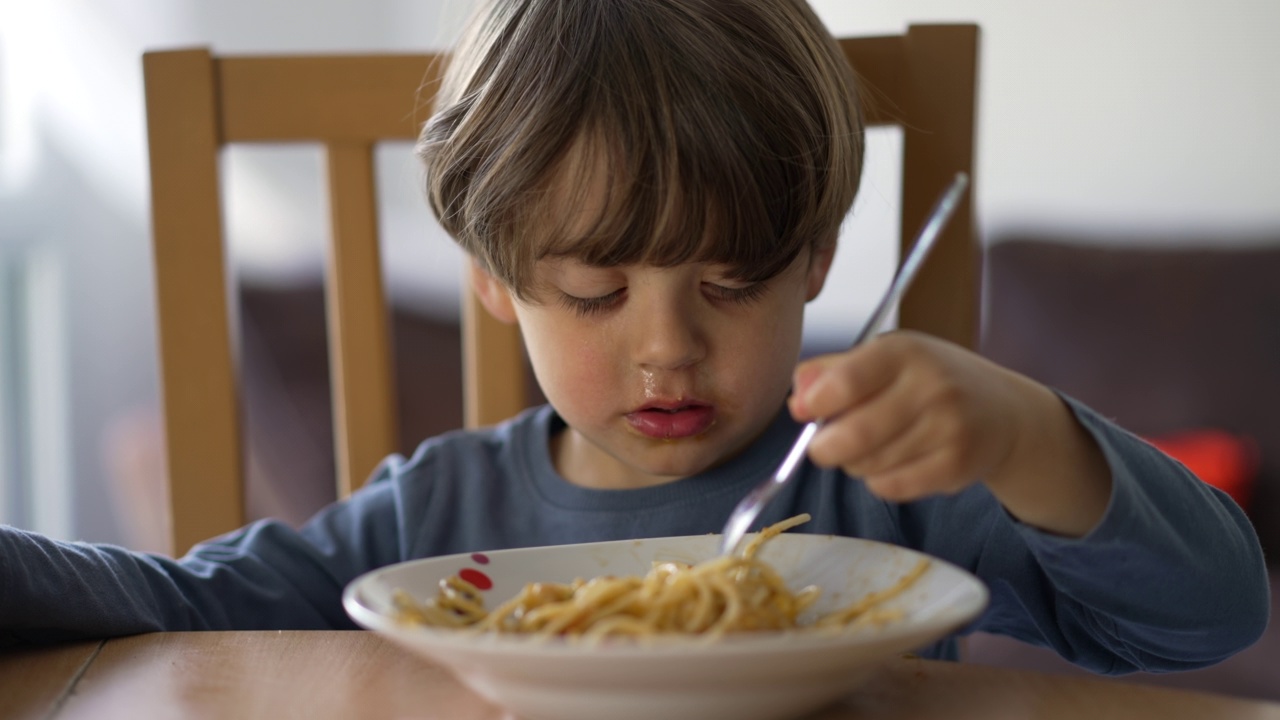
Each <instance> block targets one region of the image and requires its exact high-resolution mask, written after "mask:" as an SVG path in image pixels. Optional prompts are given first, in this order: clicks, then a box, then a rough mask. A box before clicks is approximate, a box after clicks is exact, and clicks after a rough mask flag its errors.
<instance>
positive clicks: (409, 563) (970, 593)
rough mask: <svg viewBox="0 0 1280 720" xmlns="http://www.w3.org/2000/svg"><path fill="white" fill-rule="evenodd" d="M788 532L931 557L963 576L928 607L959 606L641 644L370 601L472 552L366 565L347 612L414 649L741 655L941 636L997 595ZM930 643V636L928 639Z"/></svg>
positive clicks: (974, 582) (966, 576)
mask: <svg viewBox="0 0 1280 720" xmlns="http://www.w3.org/2000/svg"><path fill="white" fill-rule="evenodd" d="M707 538H714V539H715V542H717V543H718V542H719V540H718V538H719V535H718V534H716V535H683V536H670V537H653V538H634V539H624V540H605V541H597V542H584V543H566V544H562V545H537V546H529V547H517V548H504V549H498V550H483V551H480V552H484V553H485V554H486V555H489V556H493V555H495V554H498V553H501V554H502V555H503V556H506V557H510V556H515V555H519V554H524V553H535V552H545V551H547V550H551V549H570V548H573V549H584V548H604V547H617V546H621V545H628V546H632V547H635V546H637V545H644V544H647V543H651V542H662V541H667V542H677V543H678V542H682V541H684V542H688V541H698V542H707V541H708V540H707ZM783 538H804V539H803V540H799V541H800V542H806V541H809V542H811V541H812V539H813V538H828V539H829V540H830V541H834V542H840V541H851V542H852V543H853V544H869V545H877V546H884V547H888V548H893V550H894V551H895V552H903V553H906V554H907V556H908V557H911V558H915V559H928V560H929V561H930V562H931V563H933V564H936V565H939V566H943V567H946V568H949V569H950V570H951V571H953V572H955V573H957V575H958V577H960V578H961V580H962V582H961V583H960V584H959V585H957V586H956V588H955V589H953V590H952V591H949V592H947V593H946V594H944V595H943V596H942V597H940V598H935V599H931V600H930V601H929V602H928V604H927V605H926V606H925V607H926V608H932V607H935V606H943V607H945V606H946V605H947V604H948V603H951V602H953V596H954V598H958V599H960V600H961V601H962V604H961V605H960V606H959V607H958V608H956V607H954V606H953V608H952V609H953V612H951V613H944V614H942V615H933V616H931V617H925V618H923V619H921V620H919V621H918V622H914V623H913V622H892V623H888V624H886V625H883V626H878V627H876V628H875V629H874V630H872V631H854V632H842V631H830V632H828V631H823V630H804V629H800V630H774V631H760V632H752V633H731V634H727V635H723V636H720V637H718V638H705V637H699V636H692V637H691V636H688V635H679V634H672V635H656V636H653V637H651V638H646V639H644V640H641V641H639V642H630V641H629V642H591V641H585V640H583V639H581V638H576V637H574V638H563V637H553V638H545V637H538V636H533V635H516V634H500V633H492V632H478V631H468V630H466V629H456V628H436V627H430V626H413V625H406V624H403V623H400V622H398V621H396V620H395V619H394V618H392V617H390V616H388V615H386V614H383V613H382V612H379V611H378V610H376V609H375V608H374V607H372V606H371V605H370V604H369V603H368V600H367V598H366V597H365V596H364V594H363V593H365V592H366V591H367V589H368V588H369V586H371V585H372V584H373V583H374V582H377V581H378V580H379V579H380V578H381V577H382V576H384V575H386V574H389V573H392V572H403V571H405V570H409V569H411V568H412V567H413V566H416V565H425V564H429V563H437V562H447V561H451V560H461V559H465V558H468V557H470V555H471V554H472V553H471V552H460V553H449V554H446V555H434V556H431V557H424V558H415V559H413V560H404V561H401V562H397V563H392V564H390V565H384V566H382V567H379V568H374V569H372V570H368V571H366V572H364V573H361V574H360V575H358V576H356V578H355V579H353V580H351V582H349V583H347V585H346V587H345V588H344V589H343V593H342V606H343V608H344V609H345V610H346V612H347V615H348V616H350V618H351V619H352V620H353V621H355V623H356V624H357V625H360V626H361V627H364V628H366V629H368V630H372V631H374V632H378V633H380V634H382V635H384V636H386V637H388V638H390V639H394V640H397V641H399V642H402V643H407V644H410V645H412V646H414V647H418V648H425V647H427V646H431V647H433V648H438V649H439V650H441V651H449V652H457V651H466V652H469V653H481V654H501V655H507V656H511V657H513V658H516V657H527V658H534V657H558V656H581V655H583V654H584V653H589V654H590V655H591V656H593V657H596V656H620V657H635V656H644V657H663V656H670V655H686V654H689V653H691V652H696V653H698V654H706V655H708V656H714V655H737V654H740V653H760V652H768V653H779V652H782V653H785V652H790V651H806V652H807V651H813V650H819V649H823V648H831V649H834V648H840V647H844V646H854V645H862V646H871V645H878V644H881V643H885V644H891V643H895V642H897V641H900V640H901V639H903V638H908V637H913V636H928V637H930V638H937V639H941V638H943V637H945V636H947V635H949V634H951V633H953V632H955V631H956V630H958V629H960V628H962V627H964V626H966V625H968V624H969V623H971V622H972V621H974V620H975V619H977V618H978V617H979V616H980V615H981V614H982V613H983V612H984V611H985V610H986V608H987V606H988V605H989V603H990V599H991V593H990V590H989V589H988V588H987V585H986V583H984V582H983V581H982V579H981V578H979V577H977V576H976V575H974V574H973V573H972V572H970V571H968V570H966V569H964V568H962V567H959V566H958V565H956V564H954V563H952V562H949V561H947V560H943V559H941V558H938V557H936V556H933V555H929V554H927V553H924V552H922V551H919V550H915V549H913V548H909V547H904V546H902V545H895V544H893V543H888V542H883V541H879V540H870V539H867V538H857V537H848V536H844V535H832V534H821V533H795V534H790V533H784V534H782V535H779V536H778V537H776V538H774V539H773V540H770V543H777V542H778V541H783V542H796V540H783ZM925 642H927V641H925Z"/></svg>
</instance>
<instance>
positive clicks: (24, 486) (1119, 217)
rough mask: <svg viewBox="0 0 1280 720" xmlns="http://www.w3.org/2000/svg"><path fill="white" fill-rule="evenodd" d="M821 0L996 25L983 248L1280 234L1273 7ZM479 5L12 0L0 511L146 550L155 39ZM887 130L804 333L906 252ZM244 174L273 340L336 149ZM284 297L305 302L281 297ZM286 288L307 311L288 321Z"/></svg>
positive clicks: (280, 38) (323, 44) (349, 42)
mask: <svg viewBox="0 0 1280 720" xmlns="http://www.w3.org/2000/svg"><path fill="white" fill-rule="evenodd" d="M813 5H814V7H815V9H816V10H817V12H818V13H819V15H820V16H821V17H822V18H823V19H824V20H825V21H826V22H827V24H828V25H829V27H830V28H831V29H832V31H833V32H834V34H836V35H837V36H840V35H856V34H875V33H897V32H901V31H903V30H904V29H905V27H906V25H907V23H908V22H945V21H964V22H976V23H978V24H979V25H980V26H981V27H982V41H981V42H982V50H981V54H982V60H981V71H980V92H981V99H980V109H979V118H978V127H979V133H978V155H977V166H976V176H977V185H976V196H975V201H976V217H977V222H978V225H979V228H980V231H981V233H982V235H983V237H984V240H985V242H987V243H989V244H995V243H998V242H1000V241H1001V240H1003V239H1008V238H1025V237H1030V238H1033V239H1035V238H1042V239H1051V240H1053V241H1054V242H1055V243H1058V242H1065V243H1067V244H1070V243H1072V242H1078V243H1080V244H1085V245H1089V246H1090V247H1096V246H1103V247H1123V248H1139V249H1141V248H1146V249H1152V248H1160V249H1164V248H1178V247H1183V248H1189V247H1190V248H1195V249H1203V248H1204V247H1205V246H1206V245H1210V246H1213V247H1216V248H1252V249H1255V250H1256V249H1258V248H1264V249H1265V248H1267V247H1271V246H1274V245H1276V244H1277V243H1278V242H1280V241H1278V240H1277V238H1280V232H1278V230H1280V202H1277V201H1276V196H1277V191H1278V190H1280V179H1278V175H1277V174H1278V173H1280V169H1278V165H1277V161H1278V160H1280V135H1278V134H1277V133H1276V132H1275V128H1276V127H1277V126H1280V45H1278V44H1277V43H1275V42H1273V41H1272V39H1271V38H1272V35H1273V34H1274V28H1275V27H1277V26H1278V25H1280V4H1277V3H1274V2H1269V1H1268V0H1225V1H1224V2H1218V3H1212V4H1210V3H1205V2H1196V1H1193V0H1164V1H1161V2H1156V1H1155V0H1119V1H1116V0H1082V1H1080V2H1074V3H1069V4H1056V5H1052V6H1050V5H1045V4H1039V3H1035V4H1033V3H1022V2H1015V1H1014V0H967V1H965V0H949V1H947V2H943V1H941V0H937V1H932V2H931V1H929V0H864V1H862V2H858V3H848V2H842V1H840V0H816V1H815V2H814V3H813ZM469 8H470V3H469V2H463V1H459V0H452V1H450V2H445V1H443V0H433V1H426V0H367V1H365V2H359V3H356V2H339V1H337V0H309V1H307V2H303V1H301V0H252V1H250V0H230V1H226V0H224V1H222V2H216V3H215V2H209V1H204V0H93V1H90V0H42V2H39V3H33V2H22V1H20V0H0V521H3V522H7V523H11V524H15V525H19V526H22V527H26V528H31V529H35V530H39V531H42V532H46V533H48V534H51V535H54V536H56V537H60V538H67V539H85V540H92V541H107V542H119V543H124V544H129V545H131V546H134V547H143V548H145V547H147V545H148V543H149V542H151V540H150V539H149V538H148V536H147V535H146V532H145V530H142V529H139V528H140V527H141V526H140V525H139V527H134V525H136V524H137V523H135V522H133V520H131V519H130V518H137V517H138V515H139V513H138V511H137V506H138V504H139V503H145V502H147V500H146V499H145V498H146V497H147V494H146V493H141V494H140V495H135V496H129V497H125V496H123V495H122V493H125V492H127V491H122V490H121V487H122V484H123V485H128V483H129V482H131V481H130V478H137V477H145V476H155V475H156V474H157V473H159V472H161V469H160V467H159V465H158V462H159V461H158V460H157V457H158V455H157V454H158V452H159V442H160V441H159V435H158V433H159V430H158V420H157V413H158V379H157V373H156V348H155V332H154V322H155V310H154V307H153V305H154V303H153V296H152V295H153V288H152V276H151V256H150V248H149V235H148V232H149V229H148V228H149V216H148V197H149V187H148V179H147V150H146V128H145V122H144V115H143V95H142V72H141V54H142V53H143V52H144V51H145V50H148V49H165V48H176V47H189V46H208V47H210V48H212V49H213V50H214V51H215V52H217V53H305V52H346V51H351V52H366V51H375V52H377V51H400V52H419V51H430V50H438V49H442V48H445V47H447V46H448V44H449V42H450V39H451V38H452V37H453V36H454V35H455V34H456V33H457V31H458V29H459V28H460V27H461V24H462V22H463V20H464V19H465V17H466V15H467V12H468V10H469ZM869 145H870V150H869V159H868V170H867V176H866V180H865V182H864V190H863V192H862V194H861V196H860V198H859V201H858V203H857V205H856V206H855V208H854V212H853V214H852V216H851V218H850V221H849V223H848V224H847V226H846V230H845V235H844V241H843V244H842V248H841V251H840V253H839V256H838V267H837V270H836V272H837V273H840V277H842V278H849V277H855V278H858V281H855V282H839V283H832V284H831V285H830V286H829V287H828V289H827V290H826V291H825V293H824V295H823V296H822V298H820V299H819V301H818V302H816V303H815V304H814V306H813V308H812V310H811V312H810V315H809V318H808V319H807V326H806V337H807V341H808V342H809V344H810V346H811V347H814V348H817V347H824V346H829V345H839V344H841V343H843V342H844V341H845V340H846V339H847V338H848V337H850V336H851V334H852V332H853V330H854V328H855V327H856V325H857V322H858V320H859V319H860V318H861V317H862V315H863V314H865V312H867V310H868V309H869V306H870V304H871V303H872V301H873V298H874V297H875V296H876V294H877V293H878V292H879V290H880V288H881V287H882V286H883V284H884V283H886V282H887V281H888V278H889V276H890V274H891V272H892V268H893V267H894V263H895V262H896V255H895V254H894V252H893V250H892V249H891V244H890V243H888V242H874V241H873V240H872V239H874V238H888V237H890V236H891V233H892V232H894V231H895V230H896V217H897V212H898V208H897V201H896V196H897V192H898V170H897V162H898V157H899V155H900V138H899V137H898V135H897V133H894V132H890V131H874V132H873V133H872V136H871V138H870V140H869ZM223 175H224V182H225V198H226V208H225V212H226V227H227V231H228V235H229V237H228V242H229V246H230V257H231V262H232V265H233V268H234V271H235V274H236V277H237V278H238V281H239V283H240V284H241V286H242V287H244V288H245V292H246V295H245V296H244V297H243V298H242V302H243V303H245V305H246V307H252V308H259V319H260V320H261V317H262V316H263V314H265V315H267V316H269V317H270V319H271V322H274V323H275V325H267V326H264V327H268V329H270V328H275V332H276V334H277V335H278V334H280V333H287V332H289V331H290V330H291V329H292V330H297V328H299V327H303V326H306V327H310V325H308V323H313V324H314V323H315V322H318V321H317V320H316V319H315V317H314V315H315V307H316V305H315V303H314V302H309V301H303V300H297V297H310V296H308V295H307V293H310V292H312V290H313V289H314V288H315V287H316V283H317V282H318V279H319V277H320V273H321V271H322V267H323V263H324V238H325V233H326V232H327V211H326V209H325V207H324V203H325V200H324V197H323V192H322V190H323V188H322V182H323V166H322V158H321V154H320V151H319V149H318V147H308V146H296V147H274V148H233V149H231V150H229V151H228V152H227V153H226V155H225V156H224V159H223ZM378 175H379V184H380V187H381V188H382V192H383V197H382V198H381V199H380V203H381V207H380V221H381V223H382V227H383V231H384V235H385V237H386V246H385V249H384V257H383V262H384V266H385V269H386V274H387V278H388V291H389V293H390V295H391V297H392V300H393V303H394V304H395V306H396V307H397V308H398V309H399V311H400V312H403V313H407V314H410V315H413V316H418V317H421V318H426V319H427V320H429V321H431V322H441V323H446V324H447V323H452V322H455V321H456V314H457V311H458V296H459V286H458V277H459V268H460V267H461V260H462V258H461V255H460V253H459V252H458V251H457V250H456V248H455V247H454V246H453V245H452V243H451V242H450V241H449V240H448V238H447V237H446V236H445V235H444V234H443V232H442V231H440V229H439V228H438V226H437V225H436V224H435V222H434V220H433V219H432V218H431V216H430V214H429V212H427V210H426V208H425V204H424V203H423V201H422V200H421V198H420V196H419V192H418V184H419V178H418V175H417V169H416V167H415V165H414V163H413V161H412V158H411V157H410V153H409V146H408V144H388V145H386V146H384V147H381V148H380V149H379V153H378ZM1278 279H1280V278H1278ZM291 288H292V289H293V290H294V291H296V293H295V295H296V296H297V297H294V299H293V300H288V297H291V296H287V295H281V294H280V293H281V292H286V291H288V290H289V289H291ZM253 293H257V294H256V295H255V294H253ZM317 297H318V296H317ZM312 299H314V298H312ZM289 302H294V303H299V302H300V303H302V305H303V306H305V307H306V308H307V309H306V310H305V312H304V311H299V313H300V314H298V315H296V316H291V315H289V314H288V313H289V308H290V307H293V306H291V305H289V304H288V303H289ZM255 303H256V304H255ZM282 303H283V304H282ZM299 307H301V306H299ZM321 312H322V310H321ZM263 322H265V321H263ZM259 326H262V322H259V323H258V324H257V325H255V324H254V323H253V322H250V323H248V324H247V326H246V327H245V328H244V330H245V332H247V333H252V332H253V331H254V329H255V327H259ZM246 345H250V343H249V342H248V341H246ZM251 349H252V348H251V347H246V348H244V351H245V352H249V351H250V350H251ZM273 367H275V369H276V371H277V372H281V368H280V365H279V363H277V364H276V365H275V366H273ZM322 369H323V368H322ZM286 370H287V368H286ZM1117 372H1118V373H1125V372H1128V369H1126V368H1117ZM277 380H280V378H277ZM284 380H287V378H285V379H284ZM252 382H253V381H252V380H250V383H252ZM320 382H321V384H323V381H322V380H321V381H320ZM260 384H261V385H262V387H263V388H265V389H263V390H262V392H264V393H271V392H273V390H272V389H271V387H269V386H270V385H271V383H270V382H265V381H264V383H260ZM326 401H327V400H326ZM431 402H438V403H440V404H442V405H448V406H449V407H453V406H454V405H456V404H457V403H459V402H460V400H459V399H458V398H456V397H453V396H449V397H441V398H435V399H432V400H431ZM295 405H296V403H295ZM316 407H317V408H318V411H319V412H320V413H323V412H326V411H327V410H326V407H325V406H324V405H323V404H321V405H318V406H316ZM305 410H307V407H305V406H301V409H299V407H294V408H293V410H292V412H295V413H298V412H303V411H305ZM300 422H301V421H300ZM324 422H327V420H325V421H324ZM300 442H301V443H302V444H301V445H300V446H299V447H300V448H302V449H303V450H306V449H308V448H311V449H313V450H315V451H316V453H318V454H323V453H324V452H327V448H325V447H323V446H321V445H315V446H314V447H313V446H309V445H307V444H306V443H307V441H306V440H305V438H304V439H303V440H302V441H300ZM408 442H409V443H411V442H412V441H408ZM403 449H404V450H405V451H408V450H411V449H412V446H411V444H409V446H408V447H406V448H403ZM259 460H260V461H261V462H266V460H261V459H259ZM326 461H327V459H326ZM250 462H251V463H253V462H255V461H254V460H253V459H252V458H251V461H250ZM297 463H299V465H300V466H305V465H306V462H305V460H299V461H297ZM316 467H317V468H320V470H323V469H324V468H325V467H330V468H331V465H330V466H324V465H323V463H321V464H320V465H317V466H316ZM320 470H317V472H318V471H320ZM319 502H323V498H317V499H314V500H311V501H308V502H304V503H303V505H304V507H302V508H300V509H297V510H295V511H293V512H295V513H297V514H305V512H309V511H310V510H311V509H314V507H313V506H314V505H315V504H316V503H319ZM308 503H309V504H308ZM122 506H124V507H125V509H124V510H122V509H121V508H122ZM130 508H132V509H130Z"/></svg>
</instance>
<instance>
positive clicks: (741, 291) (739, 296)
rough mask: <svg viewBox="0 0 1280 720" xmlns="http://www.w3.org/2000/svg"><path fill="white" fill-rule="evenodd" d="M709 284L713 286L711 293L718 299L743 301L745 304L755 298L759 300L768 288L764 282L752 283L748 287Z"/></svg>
mask: <svg viewBox="0 0 1280 720" xmlns="http://www.w3.org/2000/svg"><path fill="white" fill-rule="evenodd" d="M708 285H709V286H710V288H711V294H712V295H714V296H715V298H716V299H717V300H727V301H729V302H735V303H742V304H744V305H745V304H747V303H749V302H752V301H754V300H759V299H760V296H762V295H764V292H765V290H766V289H767V287H766V285H765V284H764V283H762V282H757V283H751V284H750V285H747V286H746V287H740V288H731V287H725V286H723V285H716V284H715V283H708Z"/></svg>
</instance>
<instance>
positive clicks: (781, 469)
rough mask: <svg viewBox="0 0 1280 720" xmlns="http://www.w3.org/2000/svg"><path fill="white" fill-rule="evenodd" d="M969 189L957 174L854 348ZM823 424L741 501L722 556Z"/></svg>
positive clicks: (907, 281)
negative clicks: (966, 189)
mask: <svg viewBox="0 0 1280 720" xmlns="http://www.w3.org/2000/svg"><path fill="white" fill-rule="evenodd" d="M968 186H969V176H968V175H966V174H965V173H956V177H955V179H954V180H952V181H951V185H950V186H948V187H947V189H946V191H944V192H943V194H942V197H940V198H939V199H938V203H937V204H936V205H934V206H933V210H932V212H930V213H929V218H928V220H926V221H925V224H924V227H923V228H921V230H920V234H919V235H918V236H917V237H916V242H915V244H914V245H912V246H911V252H909V253H908V254H907V259H906V260H904V261H903V262H902V266H901V267H899V268H898V273H897V275H895V276H894V278H893V282H892V283H891V284H890V285H889V289H888V290H887V291H886V292H885V294H884V296H883V297H881V298H880V302H879V304H877V305H876V309H875V312H873V313H871V317H870V318H869V319H868V320H867V322H866V324H865V325H863V326H862V329H861V330H860V331H859V332H858V335H857V337H856V338H854V341H853V345H852V346H851V348H855V347H858V346H859V345H861V344H862V343H863V342H865V341H866V340H867V339H869V338H871V337H872V336H873V335H875V334H876V333H877V332H879V331H880V326H881V325H882V324H883V323H884V321H885V318H887V317H888V316H889V310H890V309H892V308H893V306H894V305H895V304H896V303H897V302H898V299H899V298H900V297H902V293H904V292H906V290H907V287H908V286H909V285H911V281H912V280H913V279H914V278H915V276H916V271H917V270H919V269H920V266H921V265H923V264H924V260H925V258H926V257H928V255H929V251H930V250H932V249H933V246H934V244H935V243H936V241H937V239H938V236H939V235H941V234H942V228H943V227H944V226H945V225H946V224H947V220H949V219H950V218H951V214H952V213H953V212H954V211H955V209H956V206H958V205H959V204H960V196H961V195H963V194H964V190H965V188H966V187H968ZM822 424H823V421H822V420H815V421H813V422H811V423H809V424H808V425H805V426H804V430H802V431H800V437H798V438H796V443H795V445H793V446H791V451H790V452H788V453H787V457H786V459H784V460H783V461H782V464H781V465H779V466H778V469H777V470H775V471H774V473H773V476H772V477H770V478H769V479H767V480H765V481H764V482H762V483H760V484H759V485H757V486H755V487H754V488H753V489H752V490H751V492H749V493H747V495H746V496H745V497H743V498H742V500H741V501H739V502H738V505H737V507H735V508H734V509H733V513H731V514H730V515H729V522H727V523H725V525H724V532H723V534H722V537H721V540H720V554H721V555H731V554H733V553H735V552H737V550H738V546H739V545H740V544H741V543H742V538H743V536H744V535H746V533H747V528H749V527H751V524H752V523H754V522H755V521H756V518H757V517H759V516H760V512H761V511H763V510H764V508H765V506H766V505H768V504H769V501H770V500H772V499H773V498H774V496H775V495H777V494H778V492H779V491H780V490H782V488H783V487H784V486H786V484H787V483H789V482H791V478H793V477H794V476H795V473H796V468H798V467H800V462H801V461H802V460H803V459H804V455H805V451H807V450H808V449H809V442H810V441H811V440H813V436H814V434H816V433H817V432H818V430H819V428H821V427H822Z"/></svg>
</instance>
